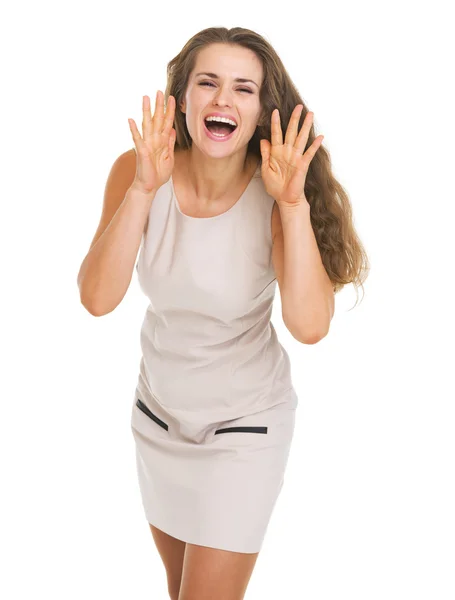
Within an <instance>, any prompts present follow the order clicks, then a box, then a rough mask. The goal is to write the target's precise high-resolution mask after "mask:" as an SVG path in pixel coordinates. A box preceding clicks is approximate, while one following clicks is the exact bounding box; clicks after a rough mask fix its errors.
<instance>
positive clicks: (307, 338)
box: [285, 322, 330, 344]
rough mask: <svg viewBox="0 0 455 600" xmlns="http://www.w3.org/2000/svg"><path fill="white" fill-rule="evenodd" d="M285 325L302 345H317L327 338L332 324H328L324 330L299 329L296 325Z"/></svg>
mask: <svg viewBox="0 0 455 600" xmlns="http://www.w3.org/2000/svg"><path fill="white" fill-rule="evenodd" d="M285 325H286V327H287V329H288V331H289V332H290V334H291V335H292V337H293V338H294V339H296V340H297V341H298V342H300V343H301V344H317V343H318V342H320V341H321V340H322V339H323V338H325V336H326V335H327V334H328V333H329V327H330V323H329V324H327V325H326V326H325V327H324V328H322V327H320V328H317V329H316V328H312V329H309V328H307V327H305V328H304V327H298V326H294V325H292V326H291V325H289V324H288V323H286V322H285Z"/></svg>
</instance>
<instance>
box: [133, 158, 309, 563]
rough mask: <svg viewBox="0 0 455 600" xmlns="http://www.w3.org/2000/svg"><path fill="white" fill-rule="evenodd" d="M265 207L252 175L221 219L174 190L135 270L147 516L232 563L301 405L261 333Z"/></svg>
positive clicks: (250, 541)
mask: <svg viewBox="0 0 455 600" xmlns="http://www.w3.org/2000/svg"><path fill="white" fill-rule="evenodd" d="M273 204H274V199H273V198H272V197H271V196H270V195H269V194H267V192H266V190H265V187H264V184H263V181H262V178H261V170H260V166H258V167H257V169H256V172H255V174H254V176H253V178H252V179H251V181H250V182H249V184H248V187H247V188H246V190H245V191H244V193H243V194H242V196H241V197H240V199H239V200H238V201H237V202H236V204H234V206H232V207H231V208H230V209H229V210H227V211H226V212H224V213H222V214H220V215H217V216H215V217H207V218H204V217H201V218H196V217H190V216H188V215H185V214H184V213H182V211H181V209H180V206H179V203H178V199H177V198H176V196H175V191H174V186H173V181H172V177H171V178H170V179H169V181H168V182H166V183H165V184H164V185H163V186H161V187H160V188H159V190H158V192H157V193H156V196H155V198H154V199H153V203H152V206H151V208H150V214H149V220H148V225H147V229H146V230H145V232H144V236H143V238H142V243H141V248H140V251H139V255H138V260H137V263H136V269H137V273H138V278H139V284H140V287H141V289H142V291H143V292H144V294H145V295H146V296H147V297H148V299H149V301H150V302H149V305H148V307H147V310H146V313H145V317H144V321H143V325H142V329H141V334H140V341H141V348H142V358H141V361H140V368H139V376H138V382H137V387H136V389H135V392H134V402H133V405H132V413H131V429H132V432H133V436H134V440H135V448H136V457H137V475H138V481H139V488H140V493H141V498H142V504H143V508H144V512H145V517H146V519H147V521H148V522H149V523H151V524H152V525H155V526H156V527H158V528H159V529H161V530H162V531H164V532H165V533H168V534H169V535H171V536H173V537H176V538H178V539H180V540H183V541H185V542H190V543H192V544H199V545H202V546H209V547H212V548H220V549H223V550H230V551H235V552H251V553H252V552H259V550H260V548H261V546H262V543H263V540H264V536H265V532H266V529H267V526H268V523H269V521H270V518H271V515H272V511H273V509H274V506H275V503H276V500H277V498H278V496H279V493H280V491H281V488H282V485H283V481H284V472H285V468H286V464H287V460H288V455H289V451H290V446H291V441H292V437H293V433H294V425H295V412H296V407H297V403H298V399H297V395H296V393H295V390H294V388H293V385H292V381H291V371H290V362H289V357H288V354H287V352H286V350H285V349H284V348H283V347H282V345H281V344H280V342H279V341H278V339H277V335H276V332H275V328H274V327H273V324H272V323H271V321H270V317H271V312H272V303H273V299H274V295H275V291H276V276H275V273H274V270H273V265H272V256H271V251H272V235H271V215H272V208H273Z"/></svg>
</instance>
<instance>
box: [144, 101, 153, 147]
mask: <svg viewBox="0 0 455 600" xmlns="http://www.w3.org/2000/svg"><path fill="white" fill-rule="evenodd" d="M151 134H152V114H151V112H150V98H149V97H148V96H142V135H143V136H144V139H145V140H147V139H148V138H149V137H150V136H151Z"/></svg>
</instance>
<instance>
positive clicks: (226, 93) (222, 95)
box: [214, 86, 232, 106]
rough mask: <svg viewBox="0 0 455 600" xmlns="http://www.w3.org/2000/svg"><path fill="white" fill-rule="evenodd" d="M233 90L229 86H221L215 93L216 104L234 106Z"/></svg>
mask: <svg viewBox="0 0 455 600" xmlns="http://www.w3.org/2000/svg"><path fill="white" fill-rule="evenodd" d="M231 96H232V92H231V91H230V90H229V89H228V88H227V87H223V86H220V88H219V90H218V92H217V93H216V94H215V98H214V104H218V105H219V106H232V97H231Z"/></svg>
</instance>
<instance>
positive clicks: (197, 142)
mask: <svg viewBox="0 0 455 600" xmlns="http://www.w3.org/2000/svg"><path fill="white" fill-rule="evenodd" d="M201 72H208V73H215V74H217V75H218V76H219V79H215V78H213V77H208V76H206V75H203V76H202V75H199V76H198V75H197V74H198V73H201ZM237 77H241V78H245V79H251V80H253V81H254V82H255V83H256V84H257V85H254V84H253V83H249V82H246V83H240V82H236V81H235V78H237ZM262 78H263V69H262V64H261V63H260V61H259V59H258V57H257V56H256V55H255V54H254V52H252V51H251V50H248V49H246V48H240V47H237V46H228V45H226V44H211V45H210V46H208V47H206V48H204V49H203V50H202V51H201V52H200V53H199V55H198V57H197V60H196V64H195V66H194V69H193V71H192V72H191V74H190V77H189V81H188V86H187V90H186V93H185V98H184V100H183V101H182V103H181V105H180V108H181V110H182V112H184V113H185V115H186V123H187V127H188V131H189V133H190V135H191V138H192V140H193V144H192V147H191V148H190V149H188V150H186V151H180V152H176V154H175V172H176V176H174V174H173V179H174V181H175V180H177V179H179V180H180V178H179V174H182V178H183V175H184V179H185V194H186V196H187V197H188V202H189V204H190V205H191V206H192V207H193V208H196V209H198V210H199V211H200V212H204V213H210V212H213V213H216V212H218V213H221V212H223V210H222V209H225V207H226V204H227V205H229V200H232V203H233V202H234V201H235V199H236V196H237V197H238V196H239V195H240V194H237V191H240V193H241V192H242V191H243V189H244V188H245V187H246V185H247V183H248V181H249V179H250V178H251V176H252V175H253V172H254V169H255V168H256V165H257V162H258V161H257V159H256V158H255V157H247V147H248V146H247V145H248V142H249V140H250V139H251V137H252V136H253V134H254V132H255V130H256V126H257V124H258V121H259V118H260V115H261V105H260V99H259V90H260V87H261V85H262ZM213 111H219V112H222V113H227V114H230V115H233V116H234V118H235V120H236V121H237V123H238V128H237V130H236V133H235V134H234V137H233V138H232V139H231V140H229V141H228V142H216V141H213V140H211V139H210V138H209V137H208V136H207V135H206V134H205V132H204V124H203V118H204V116H205V115H207V114H208V113H210V112H213ZM232 182H237V183H236V185H235V186H233V183H232ZM234 188H235V189H234ZM176 193H177V189H176ZM182 195H183V191H182V193H181V196H182ZM177 196H178V194H177ZM179 200H180V197H179Z"/></svg>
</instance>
